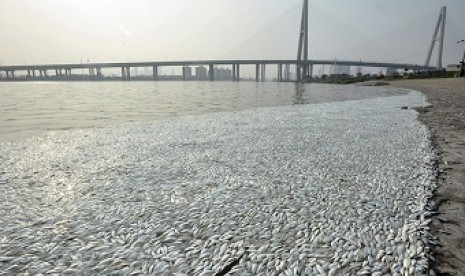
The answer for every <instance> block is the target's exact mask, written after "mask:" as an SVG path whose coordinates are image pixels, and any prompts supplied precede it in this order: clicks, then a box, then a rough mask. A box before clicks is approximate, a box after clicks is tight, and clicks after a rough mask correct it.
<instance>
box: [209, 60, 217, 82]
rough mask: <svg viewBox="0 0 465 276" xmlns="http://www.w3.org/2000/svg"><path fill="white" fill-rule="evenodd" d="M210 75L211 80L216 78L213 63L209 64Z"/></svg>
mask: <svg viewBox="0 0 465 276" xmlns="http://www.w3.org/2000/svg"><path fill="white" fill-rule="evenodd" d="M208 77H209V78H210V81H214V80H215V66H214V65H213V64H209V65H208Z"/></svg>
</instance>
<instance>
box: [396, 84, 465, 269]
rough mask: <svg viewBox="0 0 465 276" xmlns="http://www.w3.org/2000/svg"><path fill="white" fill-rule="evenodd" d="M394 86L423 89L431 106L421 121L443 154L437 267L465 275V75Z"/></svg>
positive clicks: (435, 224) (436, 227)
mask: <svg viewBox="0 0 465 276" xmlns="http://www.w3.org/2000/svg"><path fill="white" fill-rule="evenodd" d="M392 85H394V86H399V87H404V88H410V89H415V90H419V91H421V92H423V93H424V94H425V95H426V96H427V98H428V102H429V103H431V106H430V107H427V108H422V109H420V110H419V111H420V120H421V121H422V122H424V123H425V124H426V125H428V126H429V127H430V129H431V130H432V132H433V134H434V140H435V141H434V142H435V143H436V144H437V146H438V150H439V151H440V153H441V154H442V160H440V164H439V171H440V175H439V178H438V182H439V183H438V191H437V196H436V203H437V204H438V212H439V214H438V215H437V216H436V218H435V219H434V220H433V224H432V229H433V232H434V234H436V235H437V236H438V238H439V242H440V246H438V247H437V248H436V252H435V253H436V255H435V257H436V268H435V270H436V271H437V272H438V273H439V274H442V275H465V234H464V233H465V78H461V79H428V80H403V81H397V82H393V83H392Z"/></svg>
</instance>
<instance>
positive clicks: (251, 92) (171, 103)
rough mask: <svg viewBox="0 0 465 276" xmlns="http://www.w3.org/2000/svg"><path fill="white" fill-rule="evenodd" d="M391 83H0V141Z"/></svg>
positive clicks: (322, 97) (348, 93)
mask: <svg viewBox="0 0 465 276" xmlns="http://www.w3.org/2000/svg"><path fill="white" fill-rule="evenodd" d="M392 89H393V88H386V87H375V88H368V87H355V86H334V85H318V84H295V83H272V82H265V83H255V82H43V83H38V82H32V83H0V97H1V99H2V100H1V101H0V141H7V140H17V139H21V138H24V137H30V136H32V135H36V134H41V133H43V132H46V131H51V130H68V129H75V128H87V127H105V126H109V125H115V124H122V123H127V122H139V121H149V120H154V119H158V118H163V117H170V116H182V115H191V114H201V113H206V112H218V111H234V110H241V109H249V108H254V107H263V106H275V105H292V104H307V103H320V102H327V101H334V100H349V99H362V98H367V97H377V96H383V95H388V94H392V93H396V94H397V93H399V91H392Z"/></svg>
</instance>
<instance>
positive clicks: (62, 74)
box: [0, 60, 436, 81]
mask: <svg viewBox="0 0 465 276" xmlns="http://www.w3.org/2000/svg"><path fill="white" fill-rule="evenodd" d="M334 64H337V65H342V66H360V67H378V68H394V69H405V70H414V71H432V70H436V67H431V66H425V65H417V64H408V63H405V64H403V63H386V62H368V61H349V60H338V61H335V60H306V61H304V60H300V61H299V60H186V61H155V62H124V63H84V64H44V65H15V66H0V72H4V73H5V78H3V80H9V81H17V80H46V79H53V80H69V79H72V76H73V70H83V69H85V70H86V71H88V75H87V76H88V78H89V80H103V79H104V76H103V74H102V69H109V68H121V80H125V81H128V80H130V79H131V73H130V72H131V70H130V69H131V68H147V67H151V68H152V72H153V73H152V79H153V80H155V81H156V80H159V75H158V71H159V68H160V67H180V68H182V79H183V80H187V79H188V75H189V73H188V70H187V69H186V68H188V67H191V66H206V67H208V69H209V70H208V78H209V80H211V81H213V80H215V66H231V68H232V80H234V81H239V80H240V68H241V65H249V66H250V65H255V79H256V81H264V80H265V75H266V66H276V67H277V69H278V70H277V75H276V79H277V80H278V81H291V77H290V67H291V66H296V67H297V68H308V72H307V73H306V75H310V76H311V75H312V72H313V66H314V65H334ZM17 71H22V72H25V73H26V74H25V78H22V79H19V78H17V75H16V72H17ZM50 72H52V74H50Z"/></svg>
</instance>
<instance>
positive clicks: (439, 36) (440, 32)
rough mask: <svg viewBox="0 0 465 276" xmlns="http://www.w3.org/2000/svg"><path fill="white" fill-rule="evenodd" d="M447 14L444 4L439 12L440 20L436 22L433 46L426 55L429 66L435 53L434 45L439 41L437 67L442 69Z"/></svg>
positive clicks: (426, 63) (432, 40)
mask: <svg viewBox="0 0 465 276" xmlns="http://www.w3.org/2000/svg"><path fill="white" fill-rule="evenodd" d="M446 15H447V8H446V7H445V6H443V7H442V8H441V11H440V12H439V18H438V22H437V23H436V27H435V28H434V33H433V38H432V39H431V46H430V48H429V51H428V56H426V62H425V66H429V63H430V61H431V56H432V54H433V50H434V46H435V45H436V42H439V50H438V61H437V64H436V69H438V70H440V69H442V52H443V49H444V33H445V28H446Z"/></svg>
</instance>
